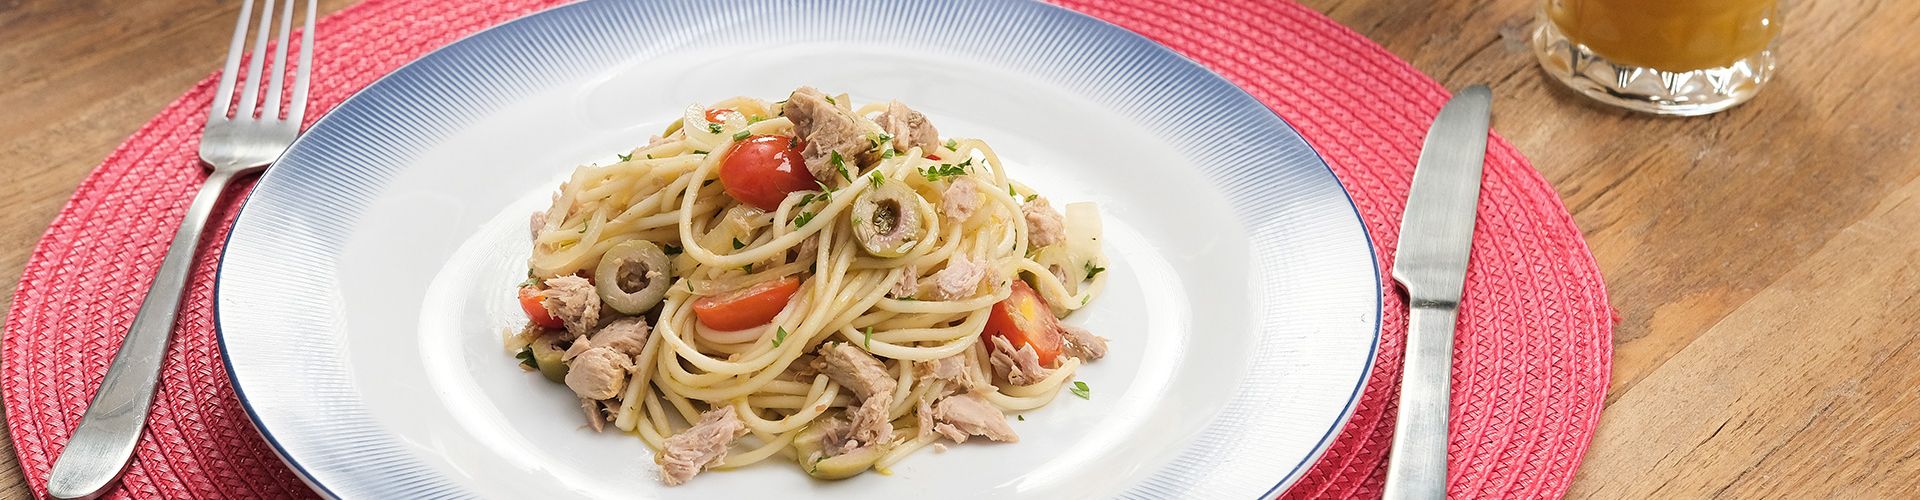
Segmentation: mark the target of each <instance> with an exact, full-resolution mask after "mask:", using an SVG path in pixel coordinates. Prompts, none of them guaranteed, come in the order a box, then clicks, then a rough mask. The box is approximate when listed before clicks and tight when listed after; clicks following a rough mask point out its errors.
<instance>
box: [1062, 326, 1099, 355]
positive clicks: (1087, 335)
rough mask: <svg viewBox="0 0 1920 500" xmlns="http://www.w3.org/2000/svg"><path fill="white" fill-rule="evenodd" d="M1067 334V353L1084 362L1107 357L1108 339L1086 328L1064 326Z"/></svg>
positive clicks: (1064, 331) (1063, 328)
mask: <svg viewBox="0 0 1920 500" xmlns="http://www.w3.org/2000/svg"><path fill="white" fill-rule="evenodd" d="M1060 326H1061V329H1062V330H1063V331H1062V333H1065V334H1066V340H1067V341H1066V348H1067V349H1066V351H1067V354H1070V355H1072V356H1073V357H1076V358H1080V359H1081V360H1082V361H1093V360H1096V359H1100V358H1104V357H1106V356H1107V339H1104V338H1100V336H1098V335H1094V334H1093V332H1089V331H1087V329H1085V328H1081V327H1077V326H1073V325H1067V324H1062V325H1060Z"/></svg>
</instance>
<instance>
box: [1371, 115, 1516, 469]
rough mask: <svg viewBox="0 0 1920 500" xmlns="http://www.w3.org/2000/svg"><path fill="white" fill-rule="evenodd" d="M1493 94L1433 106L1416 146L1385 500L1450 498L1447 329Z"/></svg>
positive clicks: (1396, 267) (1462, 273) (1404, 239)
mask: <svg viewBox="0 0 1920 500" xmlns="http://www.w3.org/2000/svg"><path fill="white" fill-rule="evenodd" d="M1492 100H1493V93H1492V92H1491V91H1490V90H1488V89H1487V86H1486V85H1474V86H1471V87H1467V88H1466V89H1463V90H1461V91H1460V93H1459V94H1456V95H1454V97H1453V99H1452V100H1449V101H1447V104H1446V106H1444V107H1442V108H1440V114H1439V115H1438V116H1435V117H1434V120H1433V126H1432V128H1430V129H1428V130H1427V139H1426V142H1425V144H1424V145H1422V146H1421V150H1420V163H1419V164H1417V165H1416V166H1415V167H1414V170H1413V187H1412V189H1411V190H1410V191H1409V192H1408V193H1407V207H1406V212H1405V214H1403V215H1402V216H1401V219H1400V243H1399V249H1398V253H1397V254H1396V255H1395V257H1394V262H1393V280H1394V281H1395V282H1398V283H1400V286H1401V288H1403V289H1405V290H1406V292H1407V306H1408V312H1407V342H1406V346H1407V353H1406V359H1405V363H1406V364H1405V368H1404V370H1403V371H1402V372H1401V379H1400V413H1399V416H1398V418H1397V421H1396V422H1395V423H1394V427H1393V444H1392V446H1393V447H1392V448H1391V450H1392V451H1391V452H1390V453H1391V454H1390V455H1389V456H1388V459H1387V481H1386V490H1385V497H1386V498H1388V499H1438V498H1445V497H1446V495H1447V412H1448V409H1449V407H1450V406H1449V400H1448V399H1449V391H1450V390H1451V388H1452V383H1451V382H1452V378H1453V377H1452V371H1453V330H1454V323H1455V321H1456V320H1458V319H1459V314H1460V294H1461V288H1462V287H1463V286H1464V285H1465V282H1466V277H1467V276H1466V275H1467V257H1468V254H1469V251H1470V250H1471V248H1472V243H1473V219H1474V213H1475V207H1476V206H1477V205H1478V204H1479V202H1480V168H1481V165H1482V163H1483V162H1484V161H1485V160H1486V154H1487V122H1488V121H1489V115H1490V114H1491V110H1490V108H1491V106H1492Z"/></svg>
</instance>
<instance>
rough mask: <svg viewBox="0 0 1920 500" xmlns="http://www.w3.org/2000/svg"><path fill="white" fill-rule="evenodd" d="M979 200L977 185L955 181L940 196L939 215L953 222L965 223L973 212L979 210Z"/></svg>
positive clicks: (980, 198) (978, 187) (971, 182)
mask: <svg viewBox="0 0 1920 500" xmlns="http://www.w3.org/2000/svg"><path fill="white" fill-rule="evenodd" d="M981 200H982V197H981V195H980V186H979V185H978V184H976V183H974V182H973V181H969V180H966V179H956V180H954V181H953V184H952V185H949V186H947V190H946V191H943V192H941V194H940V213H943V214H946V215H947V217H948V218H951V219H953V221H954V222H966V221H967V219H969V218H972V217H973V211H974V210H978V209H980V201H981Z"/></svg>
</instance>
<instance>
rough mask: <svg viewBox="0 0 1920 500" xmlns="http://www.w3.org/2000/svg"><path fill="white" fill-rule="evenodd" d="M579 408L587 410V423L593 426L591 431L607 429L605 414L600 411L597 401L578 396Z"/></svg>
mask: <svg viewBox="0 0 1920 500" xmlns="http://www.w3.org/2000/svg"><path fill="white" fill-rule="evenodd" d="M580 409H581V410H583V411H585V412H587V425H588V426H590V427H593V432H600V431H603V430H606V429H607V415H606V414H605V413H601V412H600V402H599V401H595V400H591V399H587V398H580Z"/></svg>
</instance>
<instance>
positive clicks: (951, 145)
mask: <svg viewBox="0 0 1920 500" xmlns="http://www.w3.org/2000/svg"><path fill="white" fill-rule="evenodd" d="M945 146H946V147H947V149H951V150H954V151H959V150H960V141H955V140H953V139H947V143H946V144H945Z"/></svg>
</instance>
